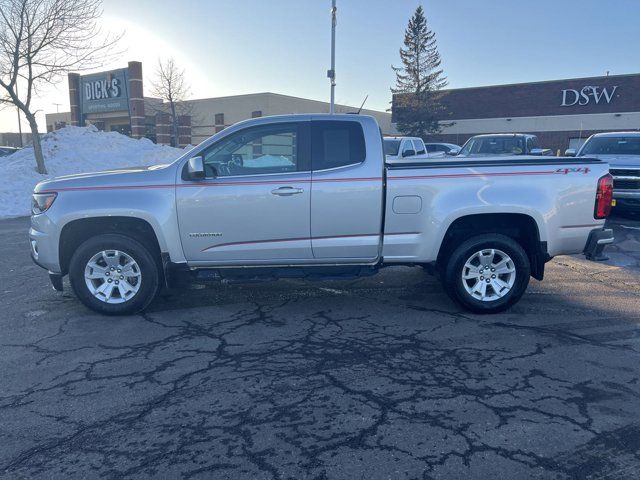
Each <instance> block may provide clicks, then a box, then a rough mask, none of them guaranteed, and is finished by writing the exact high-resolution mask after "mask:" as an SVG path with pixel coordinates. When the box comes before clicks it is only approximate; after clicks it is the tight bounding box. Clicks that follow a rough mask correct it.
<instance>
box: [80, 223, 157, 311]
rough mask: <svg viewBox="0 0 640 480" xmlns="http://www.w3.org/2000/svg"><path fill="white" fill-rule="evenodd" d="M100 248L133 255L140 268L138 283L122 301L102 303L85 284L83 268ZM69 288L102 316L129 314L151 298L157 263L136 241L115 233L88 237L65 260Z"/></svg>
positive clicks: (154, 290) (154, 288) (155, 290)
mask: <svg viewBox="0 0 640 480" xmlns="http://www.w3.org/2000/svg"><path fill="white" fill-rule="evenodd" d="M104 250H118V251H121V252H124V253H126V254H127V255H129V256H130V257H131V258H133V259H134V260H135V261H136V263H137V264H138V266H139V268H140V274H141V276H140V286H139V289H138V291H137V292H136V293H135V295H133V296H132V297H131V298H130V299H128V300H126V301H124V302H122V303H114V304H111V303H106V302H104V301H102V300H100V299H98V298H96V297H95V296H94V295H93V294H92V293H91V291H90V290H89V287H88V286H87V284H86V281H85V277H84V271H85V267H86V265H87V263H88V262H89V260H90V259H91V258H92V257H93V256H94V255H96V254H98V253H99V252H101V251H104ZM69 281H70V283H71V288H72V289H73V291H74V293H75V294H76V296H77V297H78V299H79V300H80V301H81V302H82V303H84V304H85V305H86V306H87V307H89V308H90V309H91V310H94V311H96V312H98V313H103V314H105V315H130V314H134V313H138V312H141V311H142V310H144V309H145V308H147V307H148V306H149V304H150V303H151V302H152V301H153V299H154V298H155V296H156V294H157V293H158V290H159V287H160V275H159V270H158V264H157V262H156V261H155V260H154V258H153V255H152V254H151V253H150V252H149V250H148V249H147V248H145V247H144V246H143V245H142V244H141V243H139V242H138V241H136V240H134V239H132V238H130V237H127V236H125V235H118V234H104V235H98V236H96V237H92V238H90V239H88V240H86V241H85V242H84V243H82V244H81V245H80V247H79V248H78V249H77V250H76V251H75V253H74V254H73V256H72V257H71V262H70V263H69Z"/></svg>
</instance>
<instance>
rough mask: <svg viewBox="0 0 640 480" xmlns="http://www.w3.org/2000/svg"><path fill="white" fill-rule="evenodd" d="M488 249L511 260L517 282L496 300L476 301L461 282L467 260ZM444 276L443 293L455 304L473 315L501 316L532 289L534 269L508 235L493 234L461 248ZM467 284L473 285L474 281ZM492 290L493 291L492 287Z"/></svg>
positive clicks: (452, 256)
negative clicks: (500, 253)
mask: <svg viewBox="0 0 640 480" xmlns="http://www.w3.org/2000/svg"><path fill="white" fill-rule="evenodd" d="M485 249H495V250H501V251H502V252H504V253H506V254H507V255H508V256H509V257H511V260H512V261H513V265H514V267H515V279H514V283H513V286H512V287H511V290H509V291H508V292H507V293H506V294H505V295H504V296H503V297H501V298H497V299H496V300H489V301H483V300H479V299H477V298H475V297H474V296H472V294H470V293H469V292H468V291H467V289H466V288H465V285H464V283H463V282H464V280H463V279H462V274H463V269H464V265H465V263H466V262H467V260H469V259H470V258H471V257H472V256H473V255H474V254H475V253H476V252H479V251H481V250H485ZM442 273H443V275H442V283H443V286H444V289H445V291H446V292H447V294H448V295H449V296H450V297H451V298H452V299H453V300H454V301H455V302H457V303H459V304H460V305H462V306H463V307H465V308H466V309H467V310H470V311H472V312H474V313H498V312H502V311H504V310H507V309H508V308H509V307H511V306H512V305H514V304H515V303H516V302H517V301H518V300H520V297H522V295H523V294H524V292H525V290H526V289H527V285H529V276H530V275H531V266H530V263H529V257H528V256H527V253H526V252H525V251H524V249H523V248H522V247H521V246H520V244H519V243H518V242H516V241H515V240H513V239H512V238H510V237H507V236H506V235H500V234H494V233H492V234H485V235H478V236H476V237H472V238H470V239H469V240H466V241H464V242H462V243H461V244H460V245H458V246H457V247H456V248H455V249H454V250H453V252H452V253H451V255H449V257H448V258H447V260H446V263H445V265H443V268H442ZM489 274H491V273H489ZM468 281H469V282H470V283H473V280H468ZM470 286H473V285H470ZM491 289H492V290H493V287H491Z"/></svg>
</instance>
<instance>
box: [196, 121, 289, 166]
mask: <svg viewBox="0 0 640 480" xmlns="http://www.w3.org/2000/svg"><path fill="white" fill-rule="evenodd" d="M298 137H299V126H298V124H292V123H287V124H285V123H282V124H272V125H261V126H257V127H250V128H247V129H245V130H241V131H239V132H236V133H233V134H231V135H229V136H228V137H226V138H224V139H223V140H221V141H219V142H217V143H215V144H213V145H212V146H210V147H209V148H208V149H207V150H205V152H204V153H203V157H204V166H205V173H206V176H207V177H227V176H235V175H260V174H268V173H287V172H295V171H297V170H298V164H299V153H298V145H299V141H298Z"/></svg>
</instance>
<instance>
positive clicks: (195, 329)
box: [0, 218, 640, 479]
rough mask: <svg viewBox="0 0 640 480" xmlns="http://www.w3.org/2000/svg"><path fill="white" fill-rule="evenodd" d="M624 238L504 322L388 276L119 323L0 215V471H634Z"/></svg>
mask: <svg viewBox="0 0 640 480" xmlns="http://www.w3.org/2000/svg"><path fill="white" fill-rule="evenodd" d="M610 223H611V225H613V227H614V228H615V230H616V236H617V243H616V245H614V246H613V248H612V249H611V250H610V252H611V260H610V261H609V262H607V263H592V262H587V261H585V260H584V259H581V258H578V257H558V258H556V259H554V260H553V261H552V262H551V263H549V264H548V266H547V276H546V279H545V281H544V282H541V283H540V282H537V281H535V280H532V281H531V284H530V286H529V289H528V292H527V293H526V294H525V296H524V297H523V299H522V301H521V302H520V303H519V304H518V305H516V306H515V307H514V308H513V309H511V310H510V311H509V312H507V313H504V314H500V315H494V316H475V315H471V314H469V313H466V312H464V311H463V310H461V309H460V308H459V307H458V306H456V305H455V304H453V303H452V302H451V301H450V300H449V299H448V298H447V297H446V295H445V294H444V292H443V291H442V289H441V287H440V285H439V284H438V282H437V281H436V280H435V279H434V278H432V277H430V276H428V275H427V274H426V273H425V272H423V271H422V269H420V268H408V267H394V268H389V269H385V270H384V271H383V272H382V273H381V274H379V275H377V276H374V277H370V278H364V279H357V280H344V281H337V280H333V281H322V282H305V281H298V280H295V281H294V280H291V281H278V282H272V283H258V284H243V285H239V284H230V285H219V286H217V287H213V288H206V289H188V290H180V291H172V292H168V293H166V294H164V295H163V296H162V298H160V299H159V300H158V301H157V302H155V303H154V304H153V306H152V307H151V309H150V310H149V311H148V312H146V313H145V314H144V315H138V316H132V317H121V318H108V317H102V316H99V315H96V314H94V313H92V312H90V311H88V310H87V309H86V308H84V307H83V306H82V305H81V304H80V303H79V302H77V301H76V300H75V298H73V295H72V294H71V293H68V292H65V293H64V294H59V293H56V292H54V291H52V290H51V288H50V287H49V284H48V279H47V276H46V273H45V272H44V271H43V270H41V269H40V268H39V267H36V266H35V265H34V264H32V263H31V260H30V259H29V256H28V251H29V249H28V241H27V237H26V231H27V224H28V220H27V219H12V220H4V221H1V222H0V252H1V253H2V264H1V265H2V268H1V271H0V296H1V297H0V298H1V304H0V305H1V307H0V308H1V311H0V374H1V377H0V378H1V379H2V382H1V387H2V388H1V391H0V478H7V479H19V478H36V479H38V478H42V479H45V478H47V479H48V478H96V477H103V478H120V477H126V478H216V479H223V478H229V479H303V478H310V479H311V478H313V479H360V478H362V479H387V478H392V479H396V478H409V479H420V478H425V479H428V478H455V479H459V478H491V479H498V478H505V479H513V478H518V479H525V478H553V479H578V478H580V479H589V478H592V479H596V478H598V479H601V478H607V479H614V478H615V479H619V478H620V479H623V478H624V479H626V478H638V477H639V476H640V381H639V377H640V301H639V300H640V283H639V279H640V243H639V241H640V221H638V220H637V219H636V220H633V219H626V218H616V219H614V220H613V221H612V222H610ZM67 286H68V285H67Z"/></svg>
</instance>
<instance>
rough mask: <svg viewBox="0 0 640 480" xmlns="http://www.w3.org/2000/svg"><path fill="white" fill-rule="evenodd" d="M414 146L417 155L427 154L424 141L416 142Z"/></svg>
mask: <svg viewBox="0 0 640 480" xmlns="http://www.w3.org/2000/svg"><path fill="white" fill-rule="evenodd" d="M413 144H414V145H415V146H416V155H424V154H425V153H426V151H425V149H424V143H423V141H422V140H414V141H413Z"/></svg>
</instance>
